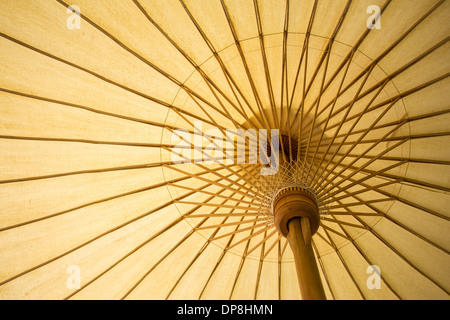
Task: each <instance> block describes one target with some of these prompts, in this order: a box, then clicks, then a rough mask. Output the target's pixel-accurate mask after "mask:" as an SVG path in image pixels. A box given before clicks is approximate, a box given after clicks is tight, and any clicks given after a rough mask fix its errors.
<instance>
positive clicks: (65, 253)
mask: <svg viewBox="0 0 450 320" xmlns="http://www.w3.org/2000/svg"><path fill="white" fill-rule="evenodd" d="M209 186H210V185H206V186H205V187H204V188H206V187H209ZM193 193H194V192H189V193H187V194H185V195H183V196H180V197H178V198H176V199H182V198H185V197H188V196H190V195H192V194H193ZM176 199H174V200H176ZM174 200H171V201H168V202H166V203H164V204H162V205H160V206H158V207H156V208H153V209H152V210H150V211H147V212H145V213H144V214H142V215H140V216H138V217H135V218H133V219H131V220H128V221H126V222H124V223H122V224H120V225H119V226H116V227H115V228H112V229H110V230H108V231H105V232H103V233H101V234H100V235H98V236H96V237H94V238H92V239H90V240H88V241H85V242H84V243H82V244H80V245H78V246H76V247H74V248H72V249H69V250H68V251H66V252H64V253H62V254H59V255H57V256H55V257H53V258H51V259H49V260H47V261H44V262H43V263H40V264H38V265H36V266H34V267H32V268H30V269H28V270H25V271H22V272H20V273H18V274H16V275H15V276H12V277H10V278H8V279H6V280H4V281H2V282H0V286H2V285H4V284H5V283H8V282H10V281H12V280H14V279H16V278H18V277H21V276H23V275H25V274H27V273H29V272H31V271H33V270H36V269H38V268H40V267H42V266H45V265H47V264H49V263H51V262H53V261H56V260H58V259H60V258H62V257H64V256H66V255H68V254H69V253H72V252H74V251H76V250H78V249H80V248H82V247H84V246H86V245H88V244H90V243H92V242H94V241H95V240H98V239H100V238H102V237H104V236H106V235H107V234H110V233H111V232H114V231H116V230H118V229H120V228H123V227H124V226H126V225H129V224H131V223H133V222H135V221H137V220H139V219H142V218H144V217H147V216H148V215H150V214H152V213H154V212H156V211H158V210H161V209H163V208H165V207H167V206H169V205H171V204H173V203H174Z"/></svg>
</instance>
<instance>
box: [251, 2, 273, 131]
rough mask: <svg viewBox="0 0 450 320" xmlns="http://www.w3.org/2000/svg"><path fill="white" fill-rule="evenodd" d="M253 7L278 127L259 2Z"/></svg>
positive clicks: (268, 89) (271, 102)
mask: <svg viewBox="0 0 450 320" xmlns="http://www.w3.org/2000/svg"><path fill="white" fill-rule="evenodd" d="M253 7H254V9H255V17H256V25H257V27H258V38H259V46H260V49H261V50H260V51H261V56H262V60H263V65H264V75H265V80H266V86H267V91H268V95H269V100H270V108H271V110H272V115H273V121H274V125H276V124H277V123H278V116H277V112H276V109H275V97H274V94H273V87H272V80H271V76H270V69H269V65H268V62H267V55H266V48H265V43H264V35H263V28H262V22H261V16H260V12H259V6H258V2H257V0H253Z"/></svg>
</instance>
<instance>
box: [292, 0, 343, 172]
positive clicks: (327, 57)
mask: <svg viewBox="0 0 450 320" xmlns="http://www.w3.org/2000/svg"><path fill="white" fill-rule="evenodd" d="M350 4H351V0H349V1H347V4H346V6H345V8H344V11H343V13H342V14H341V17H340V19H339V21H338V24H337V25H336V27H335V29H334V32H333V35H332V36H331V38H330V39H329V40H328V44H327V47H326V49H325V52H324V54H323V55H322V58H321V60H320V62H319V65H318V66H317V67H316V70H315V71H314V73H313V77H312V79H311V81H310V83H309V85H308V90H307V93H308V92H309V89H310V88H311V86H312V83H313V81H314V80H315V78H316V76H317V74H318V73H319V70H320V69H321V66H322V63H323V60H325V67H324V70H323V76H322V81H321V84H320V90H319V95H318V99H317V103H316V104H315V105H316V108H315V111H314V116H313V120H312V124H311V129H310V131H309V136H308V140H307V141H308V142H307V145H306V151H305V158H304V162H303V164H302V168H304V165H305V162H306V159H307V157H308V154H309V147H310V143H311V138H312V134H313V131H314V129H315V122H316V119H317V113H318V111H319V105H320V102H321V99H322V94H323V93H324V85H325V79H326V76H327V71H328V66H329V62H330V57H331V49H332V47H333V44H334V41H335V38H336V36H337V34H338V33H339V30H340V29H341V26H342V23H343V22H344V20H345V17H346V16H347V12H348V10H349V8H350ZM304 81H306V77H305V80H304ZM304 98H305V97H304ZM313 107H314V105H312V106H311V108H313ZM302 120H303V119H302ZM299 140H300V137H299ZM299 143H300V141H299ZM298 152H300V151H298ZM309 171H310V170H309V169H308V173H307V174H306V176H307V177H308V176H309Z"/></svg>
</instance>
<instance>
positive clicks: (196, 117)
mask: <svg viewBox="0 0 450 320" xmlns="http://www.w3.org/2000/svg"><path fill="white" fill-rule="evenodd" d="M0 35H1V34H0ZM0 91H2V92H6V93H10V94H13V95H17V96H21V97H25V98H29V99H34V100H40V101H45V102H50V103H53V104H58V105H62V106H65V107H71V108H76V109H81V110H85V111H89V112H92V113H96V114H100V115H104V116H108V117H113V118H118V119H122V120H127V121H132V122H137V123H142V124H148V125H151V126H156V127H161V128H166V127H167V125H165V124H161V123H158V122H154V121H150V120H144V119H139V118H134V117H130V116H125V115H120V114H116V113H112V112H107V111H102V110H98V109H95V108H91V107H87V106H83V105H80V104H76V103H71V102H66V101H61V100H56V99H51V98H46V97H42V96H37V95H33V94H29V93H24V92H19V91H15V90H10V89H6V88H0ZM157 103H159V102H157ZM159 104H161V105H162V106H164V107H167V108H168V109H171V110H174V111H177V108H175V107H174V106H172V105H169V104H164V103H163V102H161V103H159ZM178 112H182V113H184V114H186V115H187V116H189V117H192V118H194V119H198V120H202V121H204V122H206V123H208V124H212V123H211V122H209V121H208V120H203V119H202V118H200V117H199V116H198V115H195V114H191V113H190V112H187V111H183V110H179V111H178ZM180 129H181V128H180Z"/></svg>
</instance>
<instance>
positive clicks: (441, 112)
mask: <svg viewBox="0 0 450 320" xmlns="http://www.w3.org/2000/svg"><path fill="white" fill-rule="evenodd" d="M380 107H381V106H380ZM371 111H374V109H372V108H370V110H368V112H371ZM447 113H450V109H443V110H439V111H435V112H430V113H426V114H421V115H417V116H412V117H408V118H402V119H400V120H395V121H391V122H386V123H383V124H378V125H375V126H374V127H373V128H372V130H374V131H375V130H378V129H384V128H388V127H392V126H395V125H397V124H399V123H404V125H405V124H409V123H412V122H414V121H420V120H424V119H428V118H432V117H437V116H441V115H445V114H447ZM356 116H357V115H356ZM349 118H352V119H353V118H354V116H351V117H349ZM347 120H348V119H347ZM336 125H337V124H336ZM336 125H333V126H336ZM365 131H366V129H359V130H353V131H352V132H350V135H357V134H361V133H364V132H365ZM346 134H347V133H341V134H338V135H337V137H336V138H337V139H338V138H342V137H344V136H345V135H346ZM395 138H396V137H392V138H391V139H395ZM372 140H373V139H372ZM372 140H363V141H362V142H363V143H365V142H367V141H369V142H371V141H372ZM312 142H314V143H315V144H316V148H320V147H321V145H320V143H321V141H320V140H319V142H317V141H315V140H313V141H312ZM351 143H353V142H348V141H346V142H344V145H348V144H351ZM319 154H320V152H319ZM337 155H339V156H342V154H337Z"/></svg>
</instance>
